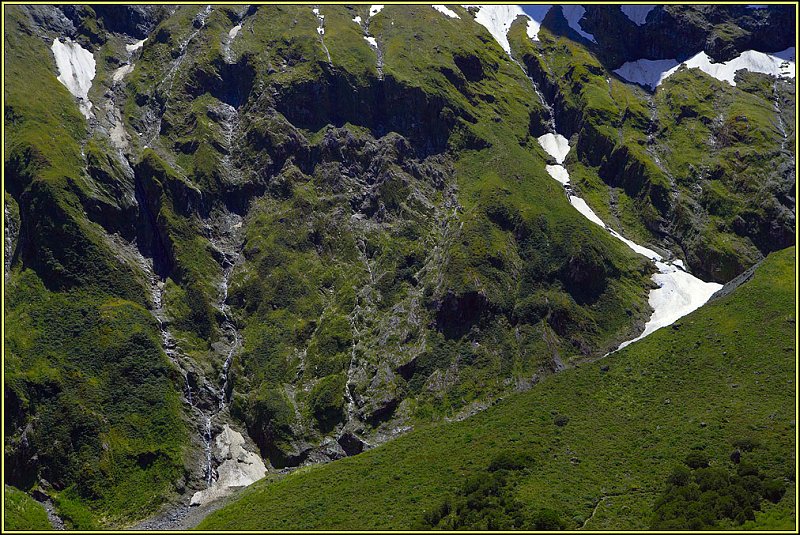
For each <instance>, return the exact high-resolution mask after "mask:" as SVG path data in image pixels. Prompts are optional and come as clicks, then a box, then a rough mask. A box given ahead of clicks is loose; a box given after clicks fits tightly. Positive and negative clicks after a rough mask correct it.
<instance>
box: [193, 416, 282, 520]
mask: <svg viewBox="0 0 800 535" xmlns="http://www.w3.org/2000/svg"><path fill="white" fill-rule="evenodd" d="M215 446H216V447H215V452H214V453H215V457H216V458H217V459H221V460H222V463H221V464H220V465H219V467H218V468H217V477H216V480H213V478H212V481H211V484H210V486H209V487H208V488H207V489H204V490H200V491H197V492H195V493H194V495H193V496H192V500H191V502H189V505H202V504H204V503H208V502H212V501H214V500H217V499H219V498H221V497H223V496H226V495H228V494H230V493H231V491H232V490H234V489H236V488H241V487H246V486H248V485H250V484H252V483H255V482H256V481H258V480H259V479H261V478H262V477H264V476H265V475H266V473H267V467H266V466H265V465H264V461H263V460H262V459H261V456H260V455H258V454H257V453H253V452H250V451H247V450H246V449H245V447H244V446H245V441H244V437H242V434H241V433H239V432H237V431H234V430H233V429H231V428H230V427H229V426H228V424H225V427H224V429H223V430H222V432H221V433H220V434H218V435H217V437H216V444H215Z"/></svg>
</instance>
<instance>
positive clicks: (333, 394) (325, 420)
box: [308, 374, 345, 432]
mask: <svg viewBox="0 0 800 535" xmlns="http://www.w3.org/2000/svg"><path fill="white" fill-rule="evenodd" d="M344 388H345V376H344V374H336V375H329V376H327V377H325V378H324V379H322V380H321V381H320V382H318V383H317V384H316V385H315V386H314V388H312V389H311V394H310V395H309V397H308V407H309V410H310V411H311V413H312V414H313V415H314V418H316V420H317V422H318V423H319V428H320V430H322V431H323V432H327V431H330V430H331V429H333V428H334V427H335V426H336V424H337V423H339V422H341V421H342V418H343V417H344V414H343V413H342V409H343V408H344Z"/></svg>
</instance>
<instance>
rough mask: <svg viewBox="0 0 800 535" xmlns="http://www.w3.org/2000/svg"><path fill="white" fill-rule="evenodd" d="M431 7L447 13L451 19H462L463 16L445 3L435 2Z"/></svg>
mask: <svg viewBox="0 0 800 535" xmlns="http://www.w3.org/2000/svg"><path fill="white" fill-rule="evenodd" d="M431 7H432V8H433V9H435V10H436V11H438V12H439V13H442V14H444V15H447V16H448V17H450V18H451V19H460V18H461V17H459V16H458V13H456V12H455V11H453V10H452V9H449V8H448V7H447V6H445V5H443V4H433V5H432V6H431Z"/></svg>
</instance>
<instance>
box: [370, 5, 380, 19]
mask: <svg viewBox="0 0 800 535" xmlns="http://www.w3.org/2000/svg"><path fill="white" fill-rule="evenodd" d="M382 9H383V4H373V5H371V6H369V16H370V17H374V16H375V15H377V14H378V13H380V12H381V10H382Z"/></svg>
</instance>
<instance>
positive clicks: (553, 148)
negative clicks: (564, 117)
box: [538, 133, 569, 164]
mask: <svg viewBox="0 0 800 535" xmlns="http://www.w3.org/2000/svg"><path fill="white" fill-rule="evenodd" d="M538 141H539V145H541V146H542V148H543V149H544V151H545V152H546V153H547V154H549V155H550V156H552V157H553V158H555V160H556V162H558V163H559V164H562V163H564V159H565V158H566V157H567V154H569V140H568V139H567V138H565V137H564V136H562V135H561V134H550V133H547V134H545V135H543V136H539V138H538Z"/></svg>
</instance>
